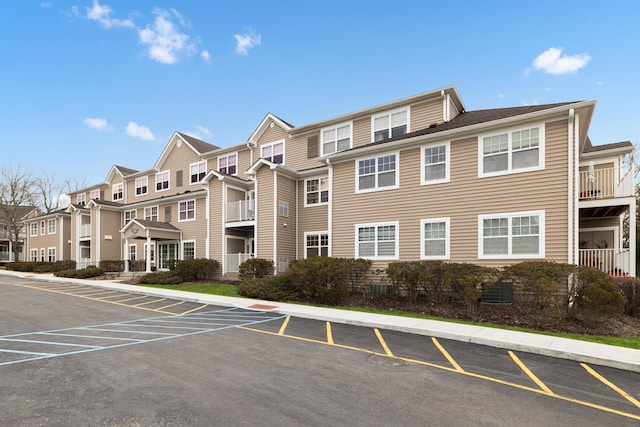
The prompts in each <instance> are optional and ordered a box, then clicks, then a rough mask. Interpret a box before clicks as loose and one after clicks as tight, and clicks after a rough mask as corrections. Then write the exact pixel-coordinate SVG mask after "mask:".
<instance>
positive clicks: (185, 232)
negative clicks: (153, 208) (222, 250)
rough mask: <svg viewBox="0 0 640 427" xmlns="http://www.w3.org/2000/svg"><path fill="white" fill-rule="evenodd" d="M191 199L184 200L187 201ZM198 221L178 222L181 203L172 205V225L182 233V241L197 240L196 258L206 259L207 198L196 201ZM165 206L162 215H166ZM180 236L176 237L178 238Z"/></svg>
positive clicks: (162, 207) (162, 208)
mask: <svg viewBox="0 0 640 427" xmlns="http://www.w3.org/2000/svg"><path fill="white" fill-rule="evenodd" d="M187 200H191V199H183V200H182V201H187ZM195 205H196V206H195V209H196V219H195V221H183V222H178V218H179V216H178V215H179V209H178V208H179V202H178V201H176V202H174V203H172V204H171V216H172V218H171V219H172V221H171V224H173V225H174V226H176V227H177V228H179V229H180V230H181V231H182V240H195V241H196V258H205V255H206V251H205V240H206V237H207V232H206V230H207V219H206V206H207V198H206V197H198V198H196V199H195ZM164 206H167V205H166V204H165V205H161V207H160V211H161V215H163V214H164ZM177 236H178V235H176V237H177Z"/></svg>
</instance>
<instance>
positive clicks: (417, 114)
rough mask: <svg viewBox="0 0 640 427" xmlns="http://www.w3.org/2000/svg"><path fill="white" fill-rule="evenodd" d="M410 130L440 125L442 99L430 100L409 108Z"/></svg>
mask: <svg viewBox="0 0 640 427" xmlns="http://www.w3.org/2000/svg"><path fill="white" fill-rule="evenodd" d="M410 120H411V129H410V130H409V132H413V131H415V130H419V129H424V128H427V127H429V125H431V124H434V123H442V99H432V100H429V101H426V102H423V103H420V104H416V105H412V106H411V119H410Z"/></svg>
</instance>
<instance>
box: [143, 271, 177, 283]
mask: <svg viewBox="0 0 640 427" xmlns="http://www.w3.org/2000/svg"><path fill="white" fill-rule="evenodd" d="M138 283H141V284H143V285H177V284H179V283H182V279H181V278H180V276H178V275H177V274H176V273H175V272H174V271H158V272H156V273H147V274H145V275H144V276H141V277H140V280H139V281H138Z"/></svg>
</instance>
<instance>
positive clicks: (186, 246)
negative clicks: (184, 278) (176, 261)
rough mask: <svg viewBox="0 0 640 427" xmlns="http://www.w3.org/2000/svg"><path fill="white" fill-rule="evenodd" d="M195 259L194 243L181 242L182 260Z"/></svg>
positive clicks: (190, 241) (189, 241)
mask: <svg viewBox="0 0 640 427" xmlns="http://www.w3.org/2000/svg"><path fill="white" fill-rule="evenodd" d="M195 257H196V242H195V241H193V240H188V241H184V242H182V259H195Z"/></svg>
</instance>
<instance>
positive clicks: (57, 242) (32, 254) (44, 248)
mask: <svg viewBox="0 0 640 427" xmlns="http://www.w3.org/2000/svg"><path fill="white" fill-rule="evenodd" d="M24 224H25V231H26V233H25V234H26V241H27V244H26V251H25V252H26V255H27V257H26V260H27V261H37V262H42V261H47V262H56V261H63V260H69V259H71V215H70V214H69V213H67V212H66V210H65V209H60V210H56V211H53V212H50V213H48V214H42V215H36V216H33V217H31V218H29V219H27V220H25V221H24Z"/></svg>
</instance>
